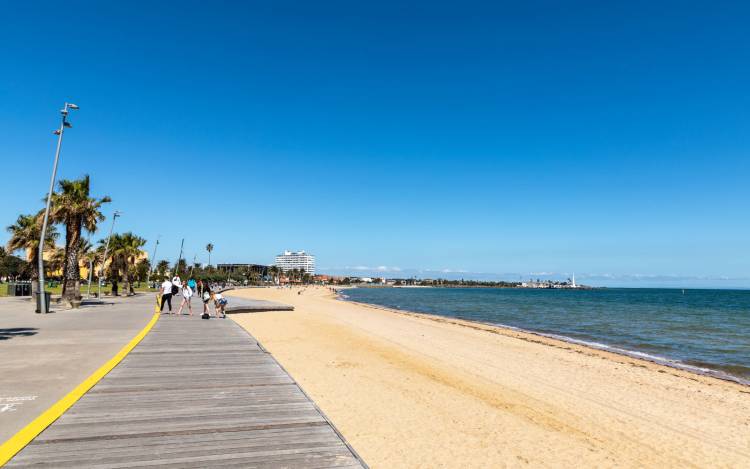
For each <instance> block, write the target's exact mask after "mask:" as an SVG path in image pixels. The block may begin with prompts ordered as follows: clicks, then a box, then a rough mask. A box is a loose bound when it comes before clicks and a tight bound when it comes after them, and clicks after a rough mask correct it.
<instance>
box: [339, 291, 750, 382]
mask: <svg viewBox="0 0 750 469" xmlns="http://www.w3.org/2000/svg"><path fill="white" fill-rule="evenodd" d="M333 295H334V296H335V299H336V300H338V301H343V302H346V303H352V304H356V305H359V306H363V307H366V308H374V309H378V310H383V311H388V312H391V313H395V314H404V315H407V316H416V317H422V318H424V319H428V320H431V321H438V322H446V323H449V324H455V325H458V326H461V327H474V326H473V325H481V326H486V327H490V328H494V329H497V331H496V332H495V333H500V334H503V333H504V332H505V333H506V334H504V335H509V334H507V333H508V332H515V333H517V334H521V335H515V336H513V337H515V338H517V339H521V340H529V338H525V337H523V336H522V335H524V334H527V335H531V336H534V337H538V338H544V339H547V340H550V341H557V342H560V343H561V344H566V345H576V346H578V347H583V348H585V349H589V350H592V351H597V352H602V353H609V354H612V355H615V356H619V357H627V358H629V359H632V360H640V361H644V362H647V363H650V364H652V365H658V366H663V367H666V368H669V369H671V370H679V371H682V372H686V373H690V374H693V375H697V376H702V377H708V378H714V379H718V380H721V381H725V382H729V383H735V384H738V385H740V386H744V387H750V379H745V378H742V377H739V376H734V375H732V374H730V373H726V372H724V371H721V370H715V369H711V368H702V367H698V366H695V365H690V364H687V363H682V362H680V361H678V360H674V359H670V358H667V357H658V356H655V355H651V354H648V353H645V352H639V351H637V350H628V349H624V348H621V347H617V346H614V345H607V344H603V343H596V342H588V341H585V340H580V339H576V338H574V337H568V336H565V335H561V334H554V333H547V332H541V331H534V330H531V329H523V328H521V327H516V326H511V325H508V324H501V323H492V322H485V321H475V320H472V319H464V318H459V317H453V316H441V315H438V314H430V313H423V312H419V311H411V310H406V309H398V308H391V307H388V306H382V305H378V304H375V303H364V302H361V301H354V300H349V299H347V298H348V297H346V295H345V294H344V293H336V294H333ZM482 330H487V329H482ZM487 331H488V332H493V331H492V330H487ZM509 336H512V335H509ZM532 342H536V343H543V344H545V345H554V344H549V343H546V342H544V341H533V340H532ZM557 346H559V345H557Z"/></svg>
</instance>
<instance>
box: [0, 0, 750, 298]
mask: <svg viewBox="0 0 750 469" xmlns="http://www.w3.org/2000/svg"><path fill="white" fill-rule="evenodd" d="M656 3H658V4H656ZM747 5H748V4H747V3H744V2H711V3H708V2H704V3H703V4H698V3H692V2H619V3H614V2H509V3H505V4H503V3H500V2H487V3H474V2H455V3H442V2H423V3H417V2H409V4H408V5H405V4H404V2H372V3H371V4H365V3H364V2H322V3H318V2H299V3H297V2H262V3H261V2H258V3H254V2H211V3H207V2H191V1H187V2H184V1H183V2H154V1H151V2H137V1H131V2H119V3H116V4H107V5H105V4H100V3H99V2H79V1H68V2H66V3H65V4H59V3H51V2H50V3H48V4H43V3H42V4H40V3H39V2H34V4H33V5H32V4H23V3H22V2H15V4H13V5H7V6H6V7H5V8H4V12H3V13H4V17H5V21H4V27H3V29H2V31H0V40H2V44H3V46H2V61H0V111H1V112H0V154H1V155H2V165H3V189H4V190H3V194H4V198H3V199H4V201H3V202H4V203H2V204H0V223H2V225H3V226H7V225H9V224H10V223H12V222H13V221H14V220H15V218H16V216H17V215H18V214H19V213H20V212H30V211H32V210H36V209H38V208H39V207H40V206H41V202H39V200H40V199H41V197H42V196H43V194H44V192H45V189H46V185H47V184H48V179H49V174H50V171H51V165H52V157H53V152H54V144H55V140H54V136H53V135H52V133H51V131H52V130H53V129H54V128H55V127H56V126H57V125H58V118H59V114H58V113H57V110H58V109H59V108H60V107H61V106H62V104H63V103H64V102H65V101H66V100H69V101H72V102H75V103H77V104H78V105H80V107H81V110H80V111H78V112H77V113H76V114H75V115H73V116H72V119H71V121H72V122H73V125H74V128H73V129H72V130H71V131H69V132H67V133H66V137H65V141H64V143H63V152H62V158H61V166H60V176H61V177H64V178H73V177H78V176H80V175H83V174H85V173H89V174H90V175H91V177H92V185H93V191H94V193H95V194H98V195H104V194H107V195H110V196H111V197H112V198H113V200H114V203H112V204H111V206H110V207H109V208H108V210H113V209H118V210H122V211H123V212H124V215H123V217H122V218H121V219H118V227H117V228H118V231H120V230H133V231H135V232H137V233H138V234H140V235H142V236H144V237H146V238H148V239H149V241H150V243H149V245H148V248H149V250H151V248H152V246H153V240H154V239H155V238H156V236H157V235H159V234H160V235H161V244H160V246H159V253H158V255H157V257H158V258H162V257H167V258H169V259H171V260H174V259H175V258H176V257H177V254H178V251H179V242H180V239H181V238H183V237H184V238H185V245H186V253H187V256H188V258H189V259H191V258H192V256H193V255H197V257H198V260H199V261H202V262H204V263H205V262H206V260H207V256H206V253H205V251H204V250H203V247H204V246H205V244H206V243H207V242H209V241H210V242H212V243H213V244H214V245H215V246H216V249H215V251H214V255H213V259H214V261H219V262H225V261H226V262H229V261H235V262H258V263H268V262H271V261H272V259H273V256H274V254H276V253H278V252H280V251H282V250H284V249H294V250H297V249H306V250H308V251H311V252H313V253H314V254H316V255H317V258H318V265H319V267H320V268H321V270H325V271H328V272H333V273H336V272H367V273H370V272H372V271H376V272H377V271H386V272H389V273H388V274H387V275H393V276H396V275H408V274H415V275H416V274H420V273H421V275H424V276H433V277H434V276H438V273H440V272H442V273H443V274H444V275H454V276H465V277H472V276H477V277H483V278H484V277H503V278H518V277H519V276H521V277H527V276H529V275H534V274H540V275H545V276H565V275H567V274H568V273H571V272H575V273H576V274H577V278H578V279H579V280H580V281H586V280H588V281H589V283H594V284H604V285H613V286H614V285H621V284H622V285H631V286H640V285H644V286H658V285H670V286H682V285H685V286H727V287H729V286H741V287H750V249H749V248H748V239H749V235H750V221H749V218H748V216H747V213H748V207H747V206H748V202H749V201H750V184H748V178H749V176H750V163H749V161H750V139H749V137H748V136H750V112H749V111H748V110H749V109H750V94H749V93H748V91H747V90H748V83H750V37H749V36H750V33H749V32H748V31H749V30H748V28H747V24H748V23H749V22H750V8H749V7H748V6H747ZM103 232H104V230H102V231H101V232H100V233H99V235H102V234H103ZM5 240H7V234H6V233H2V234H0V241H3V242H4V241H5ZM436 272H437V273H436Z"/></svg>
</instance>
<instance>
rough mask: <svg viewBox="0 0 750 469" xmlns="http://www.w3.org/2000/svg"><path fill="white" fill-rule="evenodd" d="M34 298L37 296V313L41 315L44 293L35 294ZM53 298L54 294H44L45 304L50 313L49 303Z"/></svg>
mask: <svg viewBox="0 0 750 469" xmlns="http://www.w3.org/2000/svg"><path fill="white" fill-rule="evenodd" d="M34 296H36V312H37V313H41V312H42V309H41V306H42V303H41V300H42V292H35V293H34ZM51 298H52V293H50V292H48V291H46V292H44V302H45V303H46V305H47V308H46V311H47V312H48V313H49V301H50V299H51Z"/></svg>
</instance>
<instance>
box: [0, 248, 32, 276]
mask: <svg viewBox="0 0 750 469" xmlns="http://www.w3.org/2000/svg"><path fill="white" fill-rule="evenodd" d="M30 267H31V266H30V265H29V263H28V262H26V261H24V260H23V259H21V258H19V257H16V256H11V255H10V254H6V255H4V256H2V258H0V277H5V278H7V279H8V280H11V279H13V280H18V279H20V278H28V277H27V275H28V274H29V272H30V271H31V268H30Z"/></svg>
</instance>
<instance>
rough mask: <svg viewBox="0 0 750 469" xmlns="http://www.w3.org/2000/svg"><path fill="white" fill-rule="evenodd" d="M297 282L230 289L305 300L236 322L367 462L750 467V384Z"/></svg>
mask: <svg viewBox="0 0 750 469" xmlns="http://www.w3.org/2000/svg"><path fill="white" fill-rule="evenodd" d="M298 291H299V289H292V290H289V289H276V288H263V289H261V288H257V289H247V290H238V291H235V292H232V293H231V295H237V296H243V297H250V298H257V299H267V300H275V301H280V302H284V303H288V304H293V305H294V306H295V308H296V309H295V311H294V312H268V313H252V314H238V315H234V316H233V319H234V320H236V321H237V322H238V323H239V324H240V325H242V326H243V327H245V328H246V329H248V330H249V331H250V332H251V333H252V334H253V335H254V336H255V337H257V338H258V340H259V341H260V342H261V343H262V345H263V346H264V347H265V348H266V349H268V350H269V351H270V352H271V353H272V354H273V355H274V357H275V358H276V359H277V360H278V361H279V362H280V363H281V364H282V365H283V366H284V367H285V368H286V369H287V370H288V371H289V372H290V373H291V375H292V376H293V377H294V378H295V379H296V380H297V381H298V382H299V384H300V385H301V386H302V387H303V389H304V390H305V391H306V392H307V393H308V394H309V395H310V396H311V397H312V398H313V399H314V400H315V402H316V403H317V404H318V405H319V406H320V408H321V409H322V410H323V412H325V414H326V415H327V416H328V417H329V418H330V419H331V420H332V421H333V423H334V424H335V425H336V426H337V428H338V429H339V430H340V431H341V433H342V434H343V435H344V437H345V438H346V439H347V440H348V441H349V442H350V443H351V444H352V446H353V447H354V448H355V449H356V450H357V451H358V452H359V453H360V455H361V456H362V457H363V458H364V459H365V461H367V462H368V463H369V464H370V465H371V466H372V467H375V468H378V467H381V468H386V467H503V466H527V465H528V466H546V467H551V466H554V467H573V466H578V467H580V466H599V467H602V466H607V467H611V466H627V467H634V466H648V467H665V466H669V467H678V466H679V467H685V466H690V467H750V387H747V386H743V385H739V384H736V383H732V382H727V381H722V380H718V379H715V378H711V377H707V376H700V375H695V374H692V373H690V372H686V371H681V370H677V369H672V368H668V367H665V366H661V365H657V364H653V363H650V362H646V361H641V360H637V359H634V358H630V357H625V356H620V355H616V354H612V353H608V352H604V351H599V350H594V349H590V348H587V347H583V346H579V345H574V344H569V343H565V342H560V341H557V340H553V339H548V338H543V337H539V336H536V335H533V334H527V333H522V332H517V331H513V330H509V329H503V328H498V327H492V326H485V325H481V324H476V323H471V322H465V321H460V320H454V319H446V318H438V317H435V316H428V315H420V314H413V313H405V312H395V311H391V310H384V309H381V308H376V307H370V306H366V305H360V304H353V303H347V302H343V301H339V300H337V299H335V298H334V296H333V295H332V294H331V293H330V292H329V291H328V290H327V289H324V288H306V289H304V290H303V291H302V293H301V294H298Z"/></svg>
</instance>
